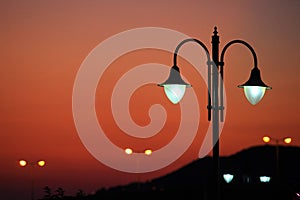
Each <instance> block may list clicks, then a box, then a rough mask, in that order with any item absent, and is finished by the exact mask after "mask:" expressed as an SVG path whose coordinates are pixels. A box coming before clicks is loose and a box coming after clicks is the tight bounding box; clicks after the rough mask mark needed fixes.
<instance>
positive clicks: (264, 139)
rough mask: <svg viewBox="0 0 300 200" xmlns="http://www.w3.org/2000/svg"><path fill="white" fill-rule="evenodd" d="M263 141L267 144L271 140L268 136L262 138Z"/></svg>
mask: <svg viewBox="0 0 300 200" xmlns="http://www.w3.org/2000/svg"><path fill="white" fill-rule="evenodd" d="M263 141H264V142H265V143H268V142H270V141H271V138H270V137H269V136H264V137H263Z"/></svg>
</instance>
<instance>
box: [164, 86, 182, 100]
mask: <svg viewBox="0 0 300 200" xmlns="http://www.w3.org/2000/svg"><path fill="white" fill-rule="evenodd" d="M185 88H186V86H185V85H179V84H168V85H164V90H165V93H166V95H167V97H168V99H169V100H170V101H171V102H172V103H173V104H177V103H178V102H179V101H180V100H181V99H182V97H183V95H184V93H185Z"/></svg>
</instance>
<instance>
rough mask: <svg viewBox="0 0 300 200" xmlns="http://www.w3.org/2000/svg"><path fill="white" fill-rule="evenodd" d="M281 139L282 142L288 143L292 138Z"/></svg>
mask: <svg viewBox="0 0 300 200" xmlns="http://www.w3.org/2000/svg"><path fill="white" fill-rule="evenodd" d="M283 141H284V143H286V144H290V143H291V142H292V138H290V137H286V138H284V139H283Z"/></svg>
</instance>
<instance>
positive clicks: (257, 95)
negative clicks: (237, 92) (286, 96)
mask: <svg viewBox="0 0 300 200" xmlns="http://www.w3.org/2000/svg"><path fill="white" fill-rule="evenodd" d="M265 91H266V88H265V87H260V86H245V87H244V93H245V96H246V98H247V99H248V101H249V102H250V103H251V104H252V105H255V104H257V103H258V102H260V100H261V99H262V98H263V96H264V94H265Z"/></svg>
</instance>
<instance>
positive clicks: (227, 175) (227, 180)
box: [223, 174, 233, 183]
mask: <svg viewBox="0 0 300 200" xmlns="http://www.w3.org/2000/svg"><path fill="white" fill-rule="evenodd" d="M223 178H224V180H225V181H226V183H230V182H231V181H232V179H233V175H232V174H224V175H223Z"/></svg>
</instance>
